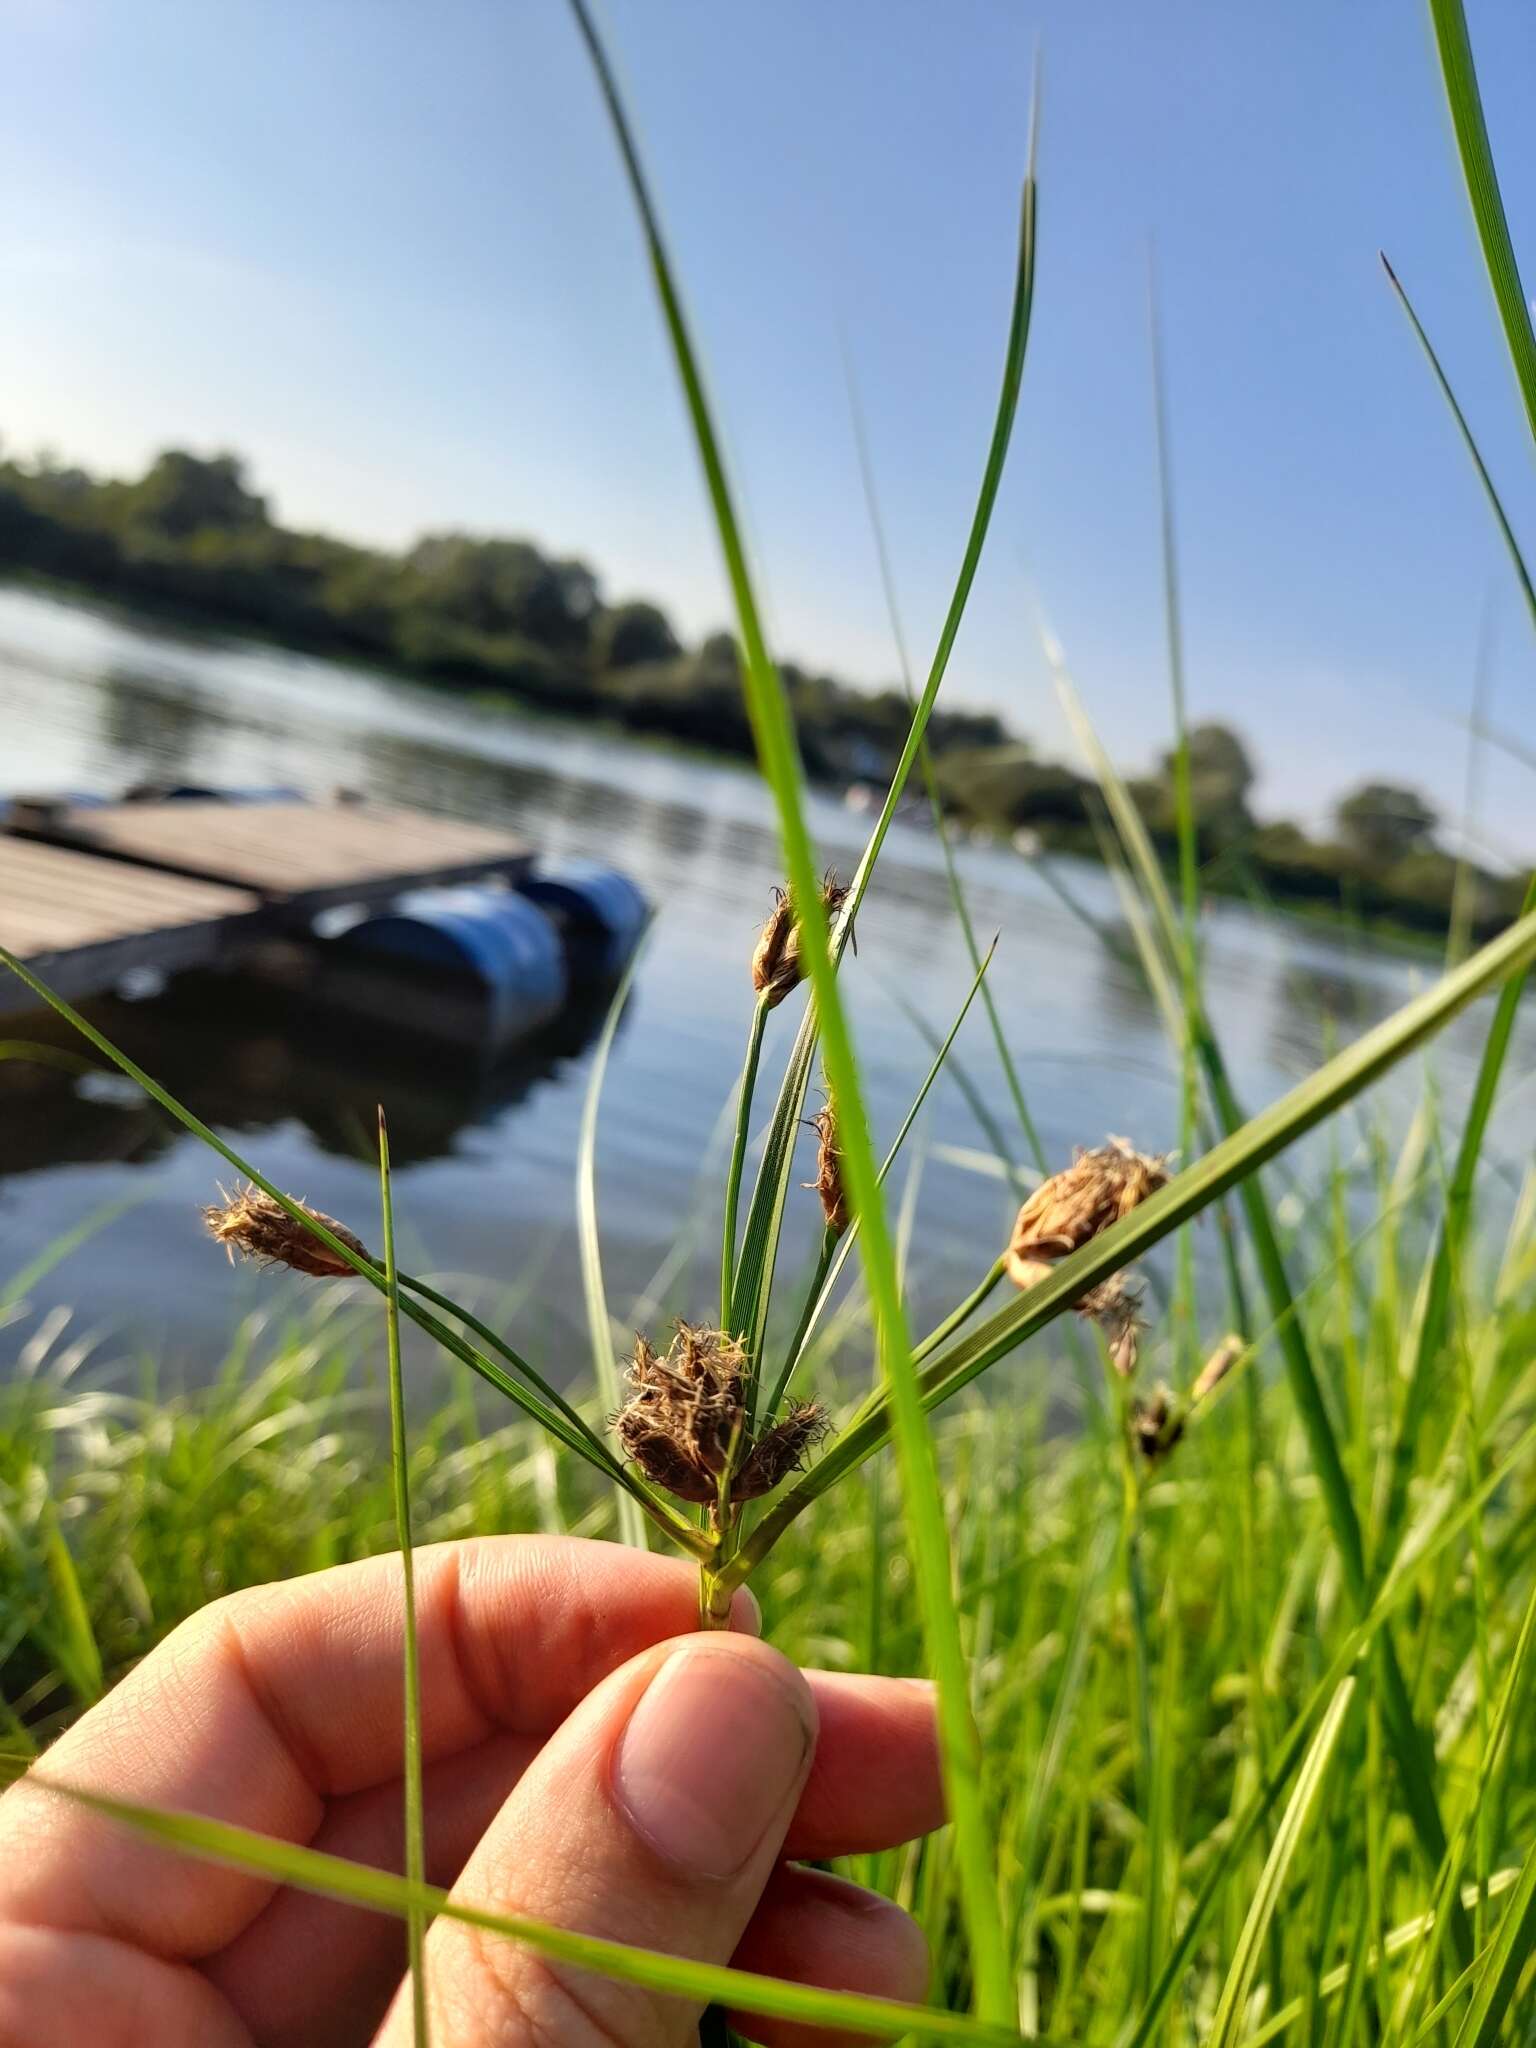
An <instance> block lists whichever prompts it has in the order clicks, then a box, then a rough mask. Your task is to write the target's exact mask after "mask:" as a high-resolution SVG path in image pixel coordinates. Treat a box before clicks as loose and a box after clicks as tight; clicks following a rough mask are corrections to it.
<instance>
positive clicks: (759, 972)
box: [752, 889, 800, 1010]
mask: <svg viewBox="0 0 1536 2048" xmlns="http://www.w3.org/2000/svg"><path fill="white" fill-rule="evenodd" d="M799 979H800V948H799V947H798V945H796V943H795V913H794V909H793V907H792V906H791V904H790V900H789V892H788V890H787V889H775V890H774V892H773V908H772V910H770V911H769V913H768V918H767V922H766V923H765V924H764V926H763V928H762V930H761V932H759V934H758V939H757V946H756V948H755V950H754V952H753V954H752V986H753V987H754V988H755V989H756V990H757V992H758V994H759V995H760V996H766V997H767V999H768V1007H769V1009H770V1010H776V1009H777V1008H778V1006H779V1004H780V1003H782V1002H783V1000H784V998H785V997H786V996H787V995H788V994H789V993H790V992H791V990H792V989H793V988H794V987H795V985H796V983H797V982H798V981H799Z"/></svg>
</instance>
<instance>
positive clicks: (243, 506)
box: [123, 448, 268, 540]
mask: <svg viewBox="0 0 1536 2048" xmlns="http://www.w3.org/2000/svg"><path fill="white" fill-rule="evenodd" d="M123 510H124V513H125V515H126V518H127V520H128V523H129V524H130V525H132V526H138V527H147V528H149V529H150V530H151V531H152V532H155V533H158V534H162V535H164V536H165V538H166V539H167V540H187V539H189V538H190V537H191V536H192V535H193V534H195V533H204V532H208V531H215V532H220V531H222V532H234V531H236V530H238V529H239V528H242V527H257V526H265V525H266V524H267V523H268V520H267V501H266V499H265V498H263V497H260V496H258V495H257V493H256V492H255V491H253V490H251V489H250V487H249V485H248V484H247V482H246V474H245V464H244V463H243V462H242V461H241V459H240V457H239V456H238V455H212V456H202V455H189V454H188V453H187V451H186V450H185V449H184V448H167V449H166V450H165V452H164V454H162V455H157V456H156V457H155V459H154V461H153V462H152V463H151V464H150V466H149V468H148V469H147V470H146V471H145V473H144V475H143V477H142V478H141V479H140V480H139V482H138V483H136V484H134V485H133V486H132V487H131V488H130V489H129V490H128V492H127V493H126V495H125V497H124V499H123Z"/></svg>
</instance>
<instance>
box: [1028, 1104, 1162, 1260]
mask: <svg viewBox="0 0 1536 2048" xmlns="http://www.w3.org/2000/svg"><path fill="white" fill-rule="evenodd" d="M1167 1184H1168V1167H1167V1164H1166V1162H1165V1161H1164V1160H1161V1159H1155V1158H1152V1157H1151V1156H1150V1155H1149V1154H1147V1153H1145V1152H1138V1151H1137V1150H1136V1148H1135V1147H1134V1146H1133V1145H1132V1144H1130V1143H1129V1142H1128V1141H1127V1140H1126V1139H1124V1138H1111V1139H1110V1140H1109V1142H1108V1143H1107V1144H1105V1145H1101V1146H1100V1147H1099V1148H1098V1149H1097V1150H1096V1151H1093V1152H1079V1153H1078V1155H1077V1157H1076V1158H1075V1159H1074V1160H1073V1162H1072V1164H1071V1165H1070V1166H1068V1167H1065V1168H1064V1169H1063V1170H1062V1171H1061V1172H1060V1173H1053V1174H1052V1175H1051V1177H1050V1179H1049V1180H1044V1181H1042V1182H1041V1183H1040V1185H1039V1187H1037V1188H1036V1189H1035V1192H1034V1193H1033V1194H1032V1195H1031V1196H1030V1198H1029V1200H1028V1201H1027V1202H1026V1203H1025V1204H1024V1206H1023V1208H1022V1209H1020V1211H1019V1213H1018V1217H1017V1219H1016V1221H1015V1223H1014V1226H1013V1237H1012V1239H1011V1240H1010V1242H1009V1246H1008V1270H1009V1274H1010V1276H1011V1277H1014V1278H1015V1279H1017V1276H1016V1275H1014V1272H1013V1269H1014V1266H1015V1264H1016V1263H1018V1264H1023V1265H1028V1264H1032V1263H1034V1262H1036V1261H1038V1260H1041V1259H1045V1260H1048V1261H1050V1260H1055V1259H1064V1258H1066V1257H1067V1255H1068V1253H1070V1252H1075V1251H1076V1250H1077V1249H1078V1248H1079V1246H1081V1245H1085V1244H1087V1242H1088V1240H1089V1239H1090V1238H1093V1237H1097V1236H1098V1234H1099V1232H1100V1231H1101V1230H1107V1229H1108V1228H1109V1226H1110V1224H1111V1223H1118V1222H1119V1221H1120V1219H1121V1217H1122V1216H1129V1215H1130V1213H1131V1211H1132V1210H1133V1209H1134V1208H1135V1207H1136V1206H1137V1204H1138V1203H1140V1202H1144V1201H1145V1200H1146V1199H1147V1197H1148V1195H1152V1194H1156V1192H1157V1190H1158V1189H1159V1188H1161V1187H1166V1186H1167ZM1017 1284H1018V1285H1019V1286H1028V1285H1030V1284H1032V1283H1031V1282H1030V1281H1028V1280H1017Z"/></svg>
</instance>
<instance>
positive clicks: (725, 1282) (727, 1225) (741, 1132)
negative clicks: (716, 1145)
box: [720, 989, 771, 1419]
mask: <svg viewBox="0 0 1536 2048" xmlns="http://www.w3.org/2000/svg"><path fill="white" fill-rule="evenodd" d="M767 1022H768V992H767V990H766V989H765V990H764V991H763V993H762V994H761V995H760V996H759V997H758V999H757V1001H756V1002H755V1003H754V1004H753V1006H752V1022H751V1025H750V1027H749V1028H748V1032H747V1056H746V1058H745V1060H743V1062H742V1067H741V1081H740V1083H739V1085H738V1087H737V1091H736V1130H735V1135H734V1137H733V1138H732V1141H731V1158H730V1164H729V1166H728V1167H727V1168H726V1175H725V1218H724V1223H723V1225H722V1228H721V1232H720V1327H721V1329H722V1330H734V1329H735V1328H736V1327H737V1325H736V1324H735V1322H734V1321H733V1320H732V1314H731V1307H732V1297H733V1295H734V1294H735V1291H736V1290H735V1277H736V1207H737V1203H738V1202H739V1200H740V1198H741V1174H742V1168H743V1167H744V1166H745V1165H746V1163H747V1136H748V1132H749V1130H750V1128H751V1123H752V1097H753V1095H754V1094H755V1093H756V1090H757V1067H758V1062H759V1060H760V1059H761V1058H762V1054H763V1027H764V1026H765V1025H766V1024H767ZM770 1412H771V1411H770ZM749 1419H750V1418H749Z"/></svg>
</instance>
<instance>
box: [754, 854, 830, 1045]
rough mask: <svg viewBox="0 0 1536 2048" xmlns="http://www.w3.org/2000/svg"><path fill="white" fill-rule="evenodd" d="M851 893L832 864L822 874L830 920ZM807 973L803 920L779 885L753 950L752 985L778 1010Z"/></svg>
mask: <svg viewBox="0 0 1536 2048" xmlns="http://www.w3.org/2000/svg"><path fill="white" fill-rule="evenodd" d="M847 897H848V889H847V885H846V884H845V883H843V882H841V881H839V879H838V875H837V870H836V869H835V868H828V869H827V871H826V873H825V874H824V875H823V876H822V878H821V902H822V908H823V909H824V910H825V912H826V914H827V920H828V922H829V923H830V922H831V920H832V919H833V918H835V917H836V915H837V913H838V912H839V911H840V910H841V909H842V907H843V904H844V903H845V902H846V901H847ZM804 976H805V964H804V962H803V961H802V960H801V958H800V925H799V921H798V920H797V918H796V917H795V912H794V906H793V904H792V903H791V902H790V897H789V891H788V890H787V889H775V890H774V892H773V908H772V910H770V911H769V913H768V919H767V922H766V923H765V924H764V926H763V928H762V930H761V932H760V933H759V934H758V939H757V946H756V949H755V950H754V952H753V954H752V986H753V988H755V989H756V990H757V992H758V994H759V995H761V996H766V997H767V999H768V1007H769V1009H770V1010H776V1009H777V1008H778V1006H779V1004H780V1003H782V1002H783V1000H784V998H785V997H786V996H787V995H789V994H790V993H791V991H792V990H794V989H796V988H798V986H799V985H800V982H801V981H802V980H803V979H804Z"/></svg>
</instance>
